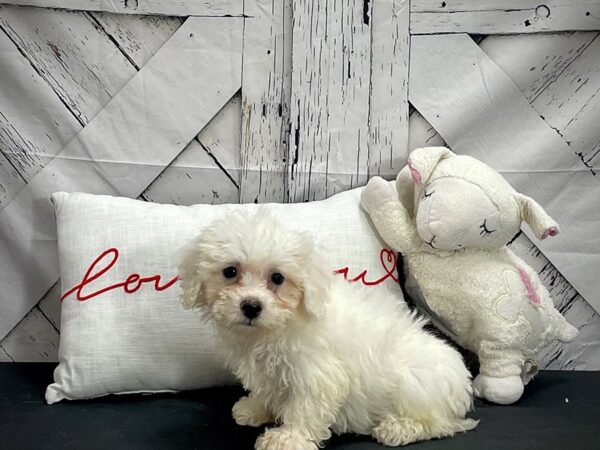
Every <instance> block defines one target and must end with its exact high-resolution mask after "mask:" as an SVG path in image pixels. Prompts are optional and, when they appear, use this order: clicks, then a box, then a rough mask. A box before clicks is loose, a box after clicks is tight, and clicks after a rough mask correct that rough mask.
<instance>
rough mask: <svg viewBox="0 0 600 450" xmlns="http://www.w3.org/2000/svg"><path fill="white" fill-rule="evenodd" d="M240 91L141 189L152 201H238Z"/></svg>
mask: <svg viewBox="0 0 600 450" xmlns="http://www.w3.org/2000/svg"><path fill="white" fill-rule="evenodd" d="M240 127H241V110H240V95H238V94H236V95H235V97H233V98H232V99H231V101H229V102H228V103H227V104H226V105H225V106H224V107H223V109H222V110H221V111H219V113H218V114H217V115H216V116H215V117H214V118H213V119H212V120H211V121H210V123H209V124H208V125H207V126H206V127H205V128H204V129H203V130H202V131H201V132H200V134H198V136H197V138H196V139H194V140H193V141H192V142H190V144H189V145H188V146H187V147H186V148H185V149H184V150H183V151H182V152H181V154H180V155H179V156H178V157H177V158H176V159H175V160H174V161H173V163H172V164H170V165H169V166H168V167H167V168H166V169H165V170H164V171H163V172H162V173H161V174H160V176H159V177H158V178H157V179H156V180H154V181H153V182H152V184H151V185H150V186H148V188H147V189H146V190H145V191H144V192H143V193H142V198H143V199H145V200H148V201H151V202H158V203H174V204H177V205H193V204H196V203H211V204H220V203H238V202H239V200H240V193H239V188H238V183H239V174H240V161H239V155H240V132H239V130H240Z"/></svg>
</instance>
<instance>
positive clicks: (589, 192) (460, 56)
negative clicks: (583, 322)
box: [410, 35, 600, 308]
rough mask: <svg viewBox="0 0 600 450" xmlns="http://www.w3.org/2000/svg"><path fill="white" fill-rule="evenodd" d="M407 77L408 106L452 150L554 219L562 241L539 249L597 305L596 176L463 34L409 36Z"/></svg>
mask: <svg viewBox="0 0 600 450" xmlns="http://www.w3.org/2000/svg"><path fill="white" fill-rule="evenodd" d="M439 73H444V76H443V77H439V76H437V74H439ZM410 77H411V90H410V99H411V102H412V104H413V105H414V106H415V107H416V108H417V109H418V110H419V112H420V113H421V114H423V116H424V117H425V118H426V119H427V120H428V121H429V122H430V123H431V124H432V125H433V126H434V127H435V128H436V130H437V131H438V132H439V133H440V134H441V135H442V137H443V138H444V139H445V140H446V142H448V144H449V145H450V146H451V147H452V148H453V149H455V150H456V151H457V152H458V153H466V154H469V155H472V156H474V157H477V158H479V159H481V160H483V161H484V162H486V163H488V164H490V165H491V166H492V167H494V168H496V169H497V170H499V171H500V172H501V173H502V174H503V175H504V176H505V177H506V178H507V179H508V180H509V181H510V182H511V183H512V184H513V186H515V188H516V189H517V190H519V191H522V192H524V193H525V194H527V195H530V196H532V197H534V198H536V199H537V200H538V201H539V202H540V203H541V204H542V205H543V206H544V207H545V208H546V210H547V211H548V212H549V213H550V214H551V215H552V216H553V217H554V218H555V219H557V221H558V222H559V223H560V224H561V227H562V233H561V235H560V238H558V239H553V240H550V239H549V240H546V241H543V242H542V243H541V244H540V248H541V249H542V251H543V252H544V254H545V255H546V256H547V257H548V258H549V259H550V261H552V263H553V264H554V265H555V266H556V267H557V268H558V269H559V270H560V272H561V273H562V274H563V275H565V277H566V278H567V279H568V280H569V282H571V283H572V284H573V286H574V287H575V288H576V289H577V290H578V291H579V292H580V293H581V294H582V296H583V297H584V298H585V299H586V300H587V301H588V302H589V303H590V304H591V305H592V306H594V307H595V308H600V298H598V296H597V292H598V291H599V289H598V288H600V279H598V277H597V276H596V275H595V274H596V273H598V272H599V271H600V260H599V259H598V258H597V257H595V255H597V254H599V253H600V237H598V236H597V233H595V232H594V224H597V223H599V222H600V209H597V210H589V208H588V207H587V205H588V204H589V202H590V201H593V200H592V199H594V198H598V196H599V195H600V184H598V180H597V179H596V178H595V177H594V176H593V175H592V174H591V173H590V172H589V170H588V169H587V168H585V167H584V166H583V164H582V163H581V160H580V159H579V158H577V157H576V156H575V155H574V154H573V152H572V151H571V150H570V148H569V147H568V145H567V144H566V143H565V142H564V141H563V140H562V138H561V137H560V136H559V135H558V134H557V133H556V131H555V130H553V129H551V128H550V127H548V126H547V125H546V123H545V122H544V121H543V120H542V119H541V118H540V117H539V114H538V113H537V112H536V111H535V110H533V109H532V108H531V106H530V105H529V102H528V101H527V100H526V99H525V98H524V97H523V96H522V95H521V93H520V92H519V90H518V88H517V87H516V86H515V85H514V83H512V81H511V80H510V79H509V78H508V77H507V76H506V74H505V73H504V72H503V71H502V70H501V69H500V68H499V67H498V66H496V65H495V64H494V63H493V62H492V61H491V60H490V59H489V58H488V57H487V56H486V55H485V53H483V51H481V49H480V48H479V47H477V46H476V45H475V43H474V42H473V41H472V40H471V39H470V38H469V37H468V36H465V35H444V36H415V37H413V39H412V44H411V75H410ZM464 124H468V126H469V133H465V132H464V126H465V125H464ZM532 143H533V145H534V147H532ZM559 149H560V150H559ZM548 154H550V155H552V157H551V158H548V157H547V155H548ZM557 180H559V182H557ZM584 193H585V194H584ZM586 199H587V200H586ZM565 204H569V208H568V209H567V208H565V207H564V205H565Z"/></svg>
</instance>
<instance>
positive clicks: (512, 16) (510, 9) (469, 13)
mask: <svg viewBox="0 0 600 450" xmlns="http://www.w3.org/2000/svg"><path fill="white" fill-rule="evenodd" d="M599 29H600V1H599V0H548V1H543V2H540V1H539V0H448V1H439V0H412V1H411V17H410V30H411V33H413V34H432V33H435V34H437V33H474V34H511V33H539V32H548V31H569V30H599Z"/></svg>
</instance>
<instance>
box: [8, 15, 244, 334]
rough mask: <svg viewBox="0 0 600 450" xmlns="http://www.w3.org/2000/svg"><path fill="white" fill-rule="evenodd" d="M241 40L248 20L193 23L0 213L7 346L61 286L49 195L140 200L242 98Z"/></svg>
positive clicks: (198, 19)
mask: <svg viewBox="0 0 600 450" xmlns="http://www.w3.org/2000/svg"><path fill="white" fill-rule="evenodd" d="M241 38H242V22H241V19H229V18H228V19H214V18H213V19H206V18H190V19H188V20H187V21H186V23H185V24H184V25H183V26H182V27H181V28H180V29H179V30H178V31H177V33H175V35H173V37H172V38H171V39H170V40H169V42H168V43H167V44H165V45H164V46H162V47H161V49H160V50H159V52H158V53H157V54H156V55H155V56H154V57H153V58H152V59H151V60H150V61H149V62H148V63H147V64H146V65H145V66H144V68H143V69H142V70H141V71H140V72H139V73H138V74H137V75H136V76H135V77H134V78H132V79H131V80H130V81H129V82H128V83H127V85H126V86H125V87H124V88H123V89H121V91H120V92H119V94H118V95H117V96H116V97H114V98H113V100H111V102H110V103H109V104H108V105H107V106H106V107H105V108H104V109H103V110H102V112H101V113H99V114H98V115H97V116H96V117H95V118H94V119H93V120H92V121H91V122H90V124H88V126H86V127H85V128H84V129H83V130H82V131H81V132H80V133H79V135H78V136H77V137H76V138H75V139H73V140H72V141H71V142H70V143H69V144H68V145H67V146H66V147H65V148H64V149H63V150H62V152H61V153H60V155H58V156H57V157H55V158H54V159H53V160H52V161H51V162H50V163H49V164H48V165H47V166H46V167H45V168H44V169H43V170H42V171H40V172H39V173H38V175H37V176H36V177H35V178H34V179H33V180H32V181H31V182H30V183H29V184H28V185H27V186H26V187H25V188H24V189H22V190H21V191H20V192H19V194H18V195H17V197H15V200H13V201H12V202H11V203H10V204H9V205H8V206H7V207H6V208H5V209H4V210H3V211H1V212H0V269H1V270H0V277H1V282H2V284H3V285H4V286H6V291H5V292H10V293H11V294H10V295H11V298H10V299H6V298H4V297H2V298H1V300H2V301H1V302H0V305H1V306H2V309H3V311H2V312H3V314H2V315H1V316H0V335H1V336H4V335H5V334H6V333H7V332H8V331H9V330H10V329H11V328H12V327H13V326H14V325H15V323H16V321H17V320H18V319H19V318H20V317H23V316H24V315H25V314H26V313H27V312H28V310H29V308H31V306H32V305H33V304H34V302H36V301H37V300H39V298H40V297H41V294H42V293H43V292H46V290H47V289H48V288H49V287H50V286H51V285H52V284H53V283H54V282H55V281H56V280H57V278H58V271H57V268H56V247H55V243H54V242H53V240H54V239H55V231H54V225H53V220H52V215H53V213H52V208H51V205H50V203H49V193H50V192H53V191H57V190H61V189H62V190H69V191H74V190H81V191H84V192H90V193H113V194H119V195H124V196H129V197H135V196H137V195H139V194H140V193H141V192H142V191H143V189H145V188H146V187H147V186H148V185H149V184H150V183H151V182H152V180H154V179H155V178H156V177H157V176H158V174H159V173H160V172H161V171H162V170H163V169H164V167H165V166H166V165H168V164H169V163H170V162H171V161H172V160H173V159H174V158H175V157H176V156H177V154H178V153H179V152H180V151H181V148H182V147H184V146H185V145H186V144H187V143H188V142H189V141H191V140H192V139H193V138H194V136H196V134H197V133H198V131H199V130H201V129H202V128H204V126H205V125H206V123H208V122H209V121H210V119H211V118H212V117H213V116H214V115H215V114H216V113H217V112H218V111H219V110H220V109H221V108H222V106H223V105H224V103H225V102H226V101H228V100H229V99H230V98H231V97H232V96H233V94H234V93H235V92H237V90H238V89H239V88H240V83H241V80H240V75H241ZM199 49H201V50H199ZM165 68H169V70H165ZM150 92H151V93H152V95H148V93H150ZM141 110H143V111H144V112H145V114H144V115H143V116H140V115H139V114H138V112H139V111H141ZM131 118H135V120H131ZM125 149H126V151H125ZM132 167H135V168H136V169H135V170H132ZM24 211H26V212H27V213H26V214H23V212H24ZM9 255H10V256H9ZM23 274H26V276H23ZM3 295H4V294H3ZM15 298H17V299H18V300H19V301H14V299H15Z"/></svg>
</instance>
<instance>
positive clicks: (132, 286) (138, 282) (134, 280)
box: [60, 248, 179, 302]
mask: <svg viewBox="0 0 600 450" xmlns="http://www.w3.org/2000/svg"><path fill="white" fill-rule="evenodd" d="M104 259H108V263H107V264H106V266H104V267H101V268H98V266H100V263H101V262H102V260H104ZM118 259H119V250H117V249H116V248H109V249H108V250H105V251H103V252H102V253H101V254H100V255H99V256H98V257H97V258H96V259H95V260H94V261H93V262H92V265H91V266H90V267H89V268H88V270H87V271H86V272H85V275H83V279H82V280H81V282H79V283H78V284H76V285H75V286H73V287H72V288H71V289H69V290H68V291H67V292H65V293H64V294H63V295H62V296H61V297H60V300H61V301H63V300H64V299H65V298H67V297H68V296H69V295H71V294H72V293H73V292H76V297H77V300H79V301H80V302H83V301H85V300H89V299H90V298H94V297H96V296H98V295H100V294H103V293H105V292H107V291H112V290H113V289H119V288H123V291H125V293H126V294H133V293H134V292H136V291H137V290H139V289H140V288H141V287H142V285H143V284H144V283H151V282H154V289H155V290H156V291H164V290H165V289H168V288H170V287H171V286H173V285H174V284H175V283H176V282H177V280H178V279H179V277H173V278H171V279H170V280H169V281H167V282H166V283H165V284H163V285H161V284H160V282H161V277H160V275H152V276H148V277H142V276H141V275H140V274H137V273H132V274H131V275H129V276H128V277H127V279H126V280H125V281H122V282H120V283H115V284H111V285H110V286H106V287H105V288H102V289H100V290H98V291H94V292H90V293H88V294H84V293H83V288H84V287H86V286H87V285H88V284H90V283H92V282H93V281H95V280H97V279H98V278H100V277H101V276H102V275H104V274H105V273H106V272H108V271H109V270H110V269H111V268H112V267H113V266H114V265H115V264H116V262H117V260H118Z"/></svg>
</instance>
